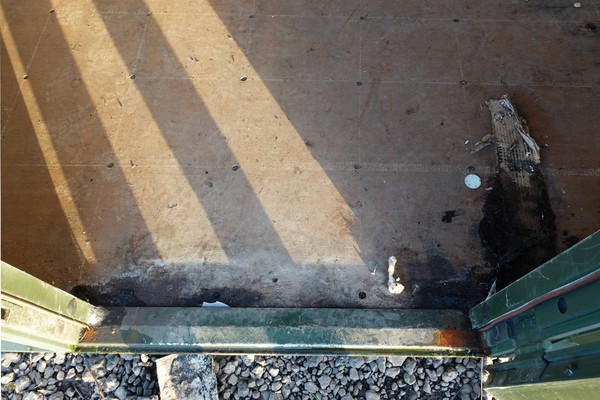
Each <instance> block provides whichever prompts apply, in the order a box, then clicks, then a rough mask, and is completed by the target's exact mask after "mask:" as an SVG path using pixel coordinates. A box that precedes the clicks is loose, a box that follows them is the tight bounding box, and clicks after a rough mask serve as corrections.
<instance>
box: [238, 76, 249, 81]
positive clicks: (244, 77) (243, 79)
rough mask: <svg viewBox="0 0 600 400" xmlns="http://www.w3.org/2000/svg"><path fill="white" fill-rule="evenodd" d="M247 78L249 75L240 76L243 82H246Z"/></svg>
mask: <svg viewBox="0 0 600 400" xmlns="http://www.w3.org/2000/svg"><path fill="white" fill-rule="evenodd" d="M247 80H248V77H247V76H242V77H241V78H240V81H242V82H246V81H247Z"/></svg>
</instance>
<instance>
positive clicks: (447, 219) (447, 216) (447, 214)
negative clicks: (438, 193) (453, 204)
mask: <svg viewBox="0 0 600 400" xmlns="http://www.w3.org/2000/svg"><path fill="white" fill-rule="evenodd" d="M454 217H456V210H448V211H444V215H443V216H442V222H444V223H446V224H449V223H451V222H452V218H454Z"/></svg>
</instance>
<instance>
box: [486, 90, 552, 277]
mask: <svg viewBox="0 0 600 400" xmlns="http://www.w3.org/2000/svg"><path fill="white" fill-rule="evenodd" d="M486 104H487V106H488V109H489V111H490V114H491V117H492V118H491V120H492V127H493V137H494V140H493V142H494V143H495V145H496V146H495V147H496V157H497V160H498V173H497V175H496V176H495V177H493V178H491V179H490V181H489V182H488V185H489V187H488V188H487V189H486V191H487V194H486V201H485V205H484V207H483V213H484V218H483V219H482V221H481V223H480V225H479V232H480V237H481V239H482V242H483V244H484V246H485V247H486V248H487V250H488V262H489V263H490V265H493V266H494V269H495V270H496V274H497V279H498V281H497V284H498V289H502V288H503V287H505V286H506V285H508V284H509V283H511V282H513V281H514V280H516V279H518V278H520V277H521V276H523V275H525V274H526V273H528V272H529V271H531V270H533V269H534V268H536V267H537V266H539V265H541V264H543V263H544V262H546V261H547V260H549V259H550V258H551V257H553V256H554V255H555V253H556V252H555V244H556V226H555V216H554V212H553V211H552V208H551V206H550V200H549V198H548V193H547V190H546V184H545V180H544V177H543V175H542V172H541V170H540V163H541V159H540V153H539V146H538V145H537V143H536V142H535V140H534V139H533V138H532V137H531V135H530V133H529V128H528V127H527V122H526V120H525V119H524V118H522V117H521V116H520V115H519V113H518V112H517V110H516V108H515V106H514V105H513V103H512V102H511V101H510V99H509V98H508V97H507V96H506V95H505V96H502V97H501V98H500V99H492V100H489V101H488V102H487V103H486ZM482 140H483V139H482ZM490 188H491V189H490ZM488 190H489V191H488ZM493 278H494V277H493V276H490V282H491V280H492V279H493Z"/></svg>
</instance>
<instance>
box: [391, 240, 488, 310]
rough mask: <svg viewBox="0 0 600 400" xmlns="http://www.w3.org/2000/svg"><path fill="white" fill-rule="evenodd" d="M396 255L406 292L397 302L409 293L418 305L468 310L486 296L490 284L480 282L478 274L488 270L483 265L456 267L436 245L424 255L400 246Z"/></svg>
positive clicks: (397, 271) (421, 306) (398, 276)
mask: <svg viewBox="0 0 600 400" xmlns="http://www.w3.org/2000/svg"><path fill="white" fill-rule="evenodd" d="M394 254H396V257H397V258H398V264H396V266H397V267H396V273H395V274H394V277H395V278H399V279H400V282H401V283H402V284H403V285H404V286H405V289H404V292H403V293H402V294H401V295H399V296H396V297H395V298H396V300H397V301H398V302H401V301H402V299H403V297H404V298H406V296H409V297H411V302H412V303H414V305H413V307H415V308H422V309H457V310H465V311H466V310H469V309H470V308H471V307H473V306H474V305H475V304H477V303H479V302H480V301H481V299H482V298H485V295H486V294H487V292H488V290H489V285H487V284H482V283H481V282H482V280H481V279H480V276H479V275H481V274H482V273H486V271H483V270H482V267H481V266H479V265H464V266H463V267H462V268H460V269H457V267H456V265H454V263H453V262H452V261H450V260H449V259H448V258H447V257H446V254H445V253H444V252H443V251H441V250H440V249H439V248H438V247H436V246H435V245H434V244H432V245H431V247H430V249H429V250H427V251H426V254H425V255H423V256H422V257H419V253H417V252H415V251H414V250H411V249H408V248H400V249H397V250H396V251H395V252H394ZM486 276H487V274H486Z"/></svg>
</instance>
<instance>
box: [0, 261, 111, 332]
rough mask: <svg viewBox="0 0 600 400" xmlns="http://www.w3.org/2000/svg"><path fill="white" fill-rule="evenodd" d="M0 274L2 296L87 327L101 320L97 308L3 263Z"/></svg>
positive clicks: (101, 313)
mask: <svg viewBox="0 0 600 400" xmlns="http://www.w3.org/2000/svg"><path fill="white" fill-rule="evenodd" d="M0 270H1V274H2V283H1V285H2V294H3V295H9V296H10V297H12V298H15V299H18V300H20V301H22V302H26V303H29V304H31V305H33V306H37V307H40V308H43V309H46V310H48V311H51V312H54V313H56V314H58V315H63V316H65V317H68V318H70V319H73V320H75V321H79V322H82V323H84V324H87V325H95V324H97V323H98V322H100V321H101V320H102V318H103V317H104V312H103V310H102V309H101V308H99V307H94V306H92V305H91V304H89V303H87V302H85V301H83V300H80V299H78V298H77V297H75V296H73V295H71V294H69V293H67V292H64V291H62V290H60V289H58V288H55V287H54V286H52V285H50V284H48V283H46V282H44V281H42V280H40V279H38V278H36V277H34V276H32V275H29V274H28V273H26V272H23V271H21V270H19V269H17V268H15V267H13V266H12V265H9V264H7V263H5V262H4V261H0Z"/></svg>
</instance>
